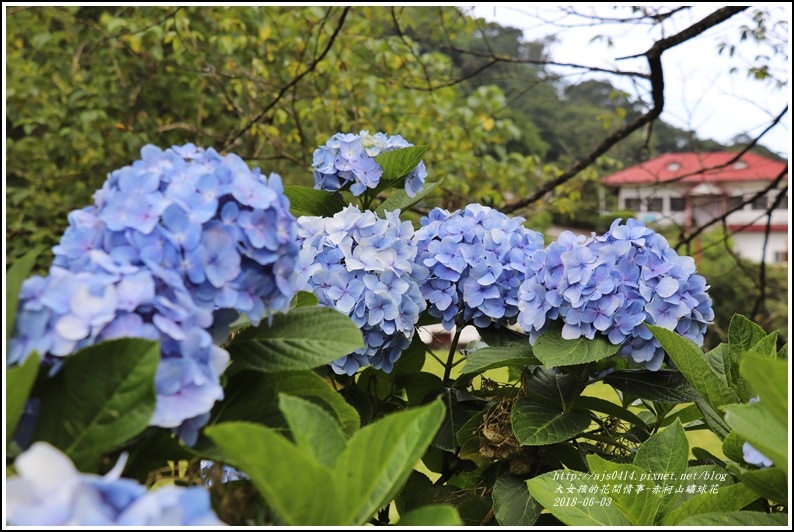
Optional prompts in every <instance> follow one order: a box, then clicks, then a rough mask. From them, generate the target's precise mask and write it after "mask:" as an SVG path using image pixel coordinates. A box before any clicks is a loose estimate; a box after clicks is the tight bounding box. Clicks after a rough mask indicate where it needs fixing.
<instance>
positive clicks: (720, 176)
mask: <svg viewBox="0 0 794 532" xmlns="http://www.w3.org/2000/svg"><path fill="white" fill-rule="evenodd" d="M735 156H736V153H732V152H725V151H721V152H711V153H665V154H664V155H660V156H659V157H656V158H655V159H651V160H650V161H645V162H644V163H642V164H638V165H635V166H631V167H629V168H626V169H624V170H621V171H620V172H617V173H614V174H612V175H608V176H606V177H605V178H603V179H602V180H601V183H603V184H604V185H607V186H618V185H630V184H646V183H660V182H665V181H672V180H678V181H680V182H682V183H703V182H707V183H718V182H727V181H772V180H773V179H774V178H775V177H777V176H778V174H780V172H781V171H783V170H784V169H786V168H787V167H788V165H787V164H786V163H785V162H778V161H773V160H772V159H767V158H766V157H762V156H760V155H758V154H755V153H752V152H747V153H745V154H744V155H742V157H741V159H740V160H739V161H737V162H736V163H733V164H729V165H727V166H722V165H724V164H725V163H727V162H728V161H730V160H731V159H733V158H734V157H735ZM737 163H745V165H746V166H745V165H742V164H737ZM671 165H672V166H671ZM676 165H677V166H676ZM714 167H720V168H715V169H713V170H707V171H705V172H700V171H701V170H703V169H708V168H714ZM698 172H700V173H698ZM784 179H788V175H787V176H786V177H785V178H784Z"/></svg>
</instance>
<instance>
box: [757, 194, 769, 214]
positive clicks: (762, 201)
mask: <svg viewBox="0 0 794 532" xmlns="http://www.w3.org/2000/svg"><path fill="white" fill-rule="evenodd" d="M767 207H769V201H768V200H767V197H766V196H760V197H757V198H755V199H754V200H753V210H756V211H765V210H766V209H767Z"/></svg>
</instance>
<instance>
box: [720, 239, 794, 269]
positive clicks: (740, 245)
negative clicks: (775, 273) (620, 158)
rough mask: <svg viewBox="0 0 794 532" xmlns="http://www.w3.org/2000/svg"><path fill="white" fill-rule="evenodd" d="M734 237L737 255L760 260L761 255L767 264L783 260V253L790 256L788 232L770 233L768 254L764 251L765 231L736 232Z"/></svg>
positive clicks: (767, 246) (767, 247)
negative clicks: (764, 253)
mask: <svg viewBox="0 0 794 532" xmlns="http://www.w3.org/2000/svg"><path fill="white" fill-rule="evenodd" d="M731 238H733V249H734V251H735V252H736V254H737V255H739V256H740V257H743V258H745V259H749V260H754V261H757V262H760V260H761V257H762V256H764V261H765V262H766V263H767V264H774V263H776V259H778V262H782V261H780V260H779V259H780V258H782V255H780V254H781V253H783V254H785V256H788V233H770V234H769V241H768V242H767V245H766V255H763V251H764V233H747V232H743V233H736V234H734V235H733V236H732V237H731Z"/></svg>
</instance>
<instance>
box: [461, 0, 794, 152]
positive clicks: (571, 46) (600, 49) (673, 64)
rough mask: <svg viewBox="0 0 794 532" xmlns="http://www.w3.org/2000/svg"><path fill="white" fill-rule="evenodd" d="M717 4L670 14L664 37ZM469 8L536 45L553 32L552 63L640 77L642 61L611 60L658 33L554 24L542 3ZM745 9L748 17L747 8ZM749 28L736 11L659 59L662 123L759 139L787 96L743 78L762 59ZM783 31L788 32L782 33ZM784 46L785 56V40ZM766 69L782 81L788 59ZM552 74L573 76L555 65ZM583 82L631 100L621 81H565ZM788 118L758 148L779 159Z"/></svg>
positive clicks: (605, 12)
mask: <svg viewBox="0 0 794 532" xmlns="http://www.w3.org/2000/svg"><path fill="white" fill-rule="evenodd" d="M573 7H574V8H575V9H576V10H578V11H580V12H585V13H591V12H592V11H593V10H594V9H598V12H599V15H602V16H610V17H615V16H626V15H627V14H628V13H627V12H626V11H625V10H621V11H619V12H618V11H616V10H614V9H613V8H612V6H603V7H598V8H595V7H593V5H592V4H589V5H586V4H585V5H573ZM719 7H721V6H714V5H709V4H700V5H696V6H693V7H692V9H689V10H685V11H683V12H681V13H678V14H676V15H675V16H674V17H672V18H671V19H670V20H669V21H668V22H670V21H677V24H676V25H675V26H673V25H669V27H667V31H668V33H667V36H669V35H672V34H675V33H677V32H679V31H681V30H683V29H684V28H686V27H688V26H689V25H691V24H692V23H694V22H697V21H698V20H700V19H702V18H704V17H705V16H706V15H708V14H710V13H712V12H714V11H715V10H716V9H718V8H719ZM759 7H760V6H759ZM764 7H768V8H770V9H771V10H773V13H775V14H776V15H777V16H778V17H780V18H782V19H784V20H787V21H789V23H790V21H791V6H790V5H787V4H776V5H775V4H766V5H765V6H764ZM470 8H471V9H472V12H471V14H472V15H474V16H477V17H482V18H484V19H486V20H489V21H495V22H498V23H499V24H501V25H503V26H512V27H514V28H519V29H522V30H524V36H525V38H526V39H527V40H537V39H540V38H542V37H544V36H546V35H550V34H556V37H557V39H558V40H559V42H558V43H556V44H554V45H552V46H551V48H550V50H551V58H552V60H554V61H559V62H566V63H576V64H581V65H587V66H595V67H607V68H618V69H621V70H634V71H640V72H647V71H648V66H647V60H646V59H645V58H644V57H640V58H637V59H627V60H622V61H615V59H616V58H619V57H625V56H631V55H635V54H641V53H643V52H645V51H646V50H648V49H649V48H650V47H651V45H652V44H653V42H654V41H655V40H657V39H658V38H659V37H660V36H661V35H660V32H659V29H658V28H655V29H650V27H649V26H647V25H646V26H638V25H627V24H622V25H619V24H615V25H609V26H596V27H588V26H581V25H579V26H577V27H570V28H560V27H555V26H553V25H551V24H550V23H544V22H541V20H539V19H545V20H557V19H559V18H560V13H559V10H558V7H557V6H554V5H551V4H547V3H543V4H529V3H525V4H516V5H506V4H498V5H494V4H490V5H479V6H475V7H471V6H470ZM748 11H751V12H752V9H750V10H748ZM582 21H583V20H582V19H575V18H573V17H567V18H565V19H563V20H562V21H560V22H561V23H563V24H568V25H571V24H574V23H576V22H578V23H581V22H582ZM750 23H751V19H750V17H749V16H748V15H747V14H745V13H740V14H738V15H735V16H734V17H732V18H731V19H729V20H728V21H726V22H724V23H722V24H720V25H719V26H717V27H715V28H712V29H710V30H708V31H706V32H704V33H702V34H701V35H699V36H698V37H696V38H695V39H693V40H691V41H688V42H685V43H683V44H680V45H678V46H677V47H675V48H672V49H670V50H668V51H666V52H665V53H664V54H663V55H662V66H663V68H664V75H665V108H664V112H663V113H662V116H661V118H662V120H664V121H665V122H667V123H669V124H671V125H674V126H676V127H680V128H683V129H692V130H695V131H696V132H697V134H698V137H700V138H703V139H706V138H710V139H714V140H717V141H719V142H724V143H729V142H730V141H731V139H732V138H733V137H734V136H736V135H738V134H742V133H746V134H749V135H751V136H755V135H758V134H760V133H761V131H763V130H764V129H765V128H766V127H767V126H768V125H769V123H770V121H771V120H772V119H773V118H774V117H775V116H777V115H778V114H779V113H780V112H781V111H782V110H783V109H784V108H785V106H786V104H787V103H789V102H790V99H791V88H790V86H788V85H787V86H786V87H784V88H783V89H777V88H775V87H773V86H772V84H771V83H770V82H768V81H756V80H752V79H749V78H748V77H747V74H746V71H747V65H748V64H749V63H748V61H747V60H748V59H749V60H752V59H753V58H754V57H755V55H757V54H759V53H764V54H769V50H768V49H765V48H761V47H758V46H757V45H755V43H751V42H749V41H744V42H739V35H740V29H739V28H740V26H741V25H743V24H748V25H750ZM787 32H788V27H787V28H786V35H787ZM597 34H607V35H609V36H611V38H612V41H613V46H612V47H608V46H607V44H606V42H605V41H603V40H601V41H595V42H591V39H592V38H593V37H594V36H595V35H597ZM725 37H728V38H729V39H730V42H731V43H733V44H736V45H737V46H736V55H734V57H733V58H731V57H729V56H728V54H727V53H723V55H719V54H718V51H717V47H718V44H719V42H720V41H721V40H723V39H724V38H725ZM787 46H788V50H789V54H788V55H789V56H790V50H791V45H790V43H789V44H788V45H787ZM770 65H771V66H772V70H773V72H775V74H776V75H777V76H779V77H780V78H782V79H783V80H784V81H788V77H789V73H790V62H789V61H787V60H785V59H784V58H782V57H780V56H777V57H772V58H771V62H770ZM731 67H738V68H739V72H737V73H735V74H731V73H730V69H731ZM552 70H556V71H557V72H569V73H573V72H574V71H572V70H567V71H566V70H563V69H559V68H557V69H555V68H554V67H552ZM589 78H594V79H606V80H608V81H610V82H611V83H612V84H613V85H614V86H615V87H616V88H619V89H621V90H624V91H625V92H627V93H629V94H631V95H636V94H637V88H635V87H633V86H632V85H631V84H630V83H629V79H628V78H625V77H621V76H611V75H608V74H598V73H595V74H589V73H588V74H577V75H574V76H570V77H568V78H567V79H568V80H569V81H570V82H578V81H581V80H583V79H589ZM649 87H650V83H649V82H644V83H642V84H641V86H640V87H639V89H640V91H641V92H642V93H644V94H646V95H647V93H648V89H649ZM790 116H791V115H790V112H789V113H788V114H787V115H786V116H785V117H784V118H783V120H782V121H781V122H780V124H778V126H777V127H776V128H774V129H773V130H771V131H770V132H769V133H767V134H766V135H765V136H764V137H763V139H762V140H761V143H762V144H764V145H765V146H767V147H768V148H770V149H772V150H773V151H776V152H778V153H779V154H780V155H781V156H783V157H788V155H789V153H790V148H791V119H790Z"/></svg>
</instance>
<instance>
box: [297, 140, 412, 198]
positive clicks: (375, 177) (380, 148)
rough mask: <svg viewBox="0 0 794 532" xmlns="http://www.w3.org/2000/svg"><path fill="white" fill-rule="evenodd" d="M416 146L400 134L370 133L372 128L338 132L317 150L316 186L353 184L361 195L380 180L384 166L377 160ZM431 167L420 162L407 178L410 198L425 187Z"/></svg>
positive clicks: (329, 187) (331, 189)
mask: <svg viewBox="0 0 794 532" xmlns="http://www.w3.org/2000/svg"><path fill="white" fill-rule="evenodd" d="M409 146H413V144H411V143H410V142H408V141H406V140H405V139H404V138H402V137H401V136H400V135H392V136H386V134H385V133H375V134H374V135H370V134H369V132H368V131H361V132H360V133H359V134H358V135H356V134H355V133H337V134H336V135H334V136H333V137H331V138H330V139H328V142H326V143H325V144H324V145H323V146H320V147H319V148H317V149H316V150H315V151H314V158H313V161H312V167H313V168H314V188H316V189H319V190H327V191H329V192H336V191H337V190H340V189H341V188H343V187H344V186H345V185H347V184H348V183H350V184H351V185H350V192H352V193H353V195H354V196H360V195H361V194H362V193H363V192H364V191H365V190H366V189H368V188H375V187H377V186H378V183H380V178H381V176H382V175H383V168H381V167H380V165H379V164H378V163H377V162H376V161H375V157H377V156H378V155H380V154H381V153H384V152H387V151H392V150H396V149H399V148H407V147H409ZM426 177H427V169H426V168H425V163H424V162H420V163H419V165H418V166H417V167H416V168H415V169H414V170H413V172H411V173H410V174H408V176H407V177H406V178H405V192H406V194H408V196H410V197H412V198H413V197H414V196H416V193H417V192H419V191H420V190H422V187H424V186H425V178H426Z"/></svg>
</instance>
